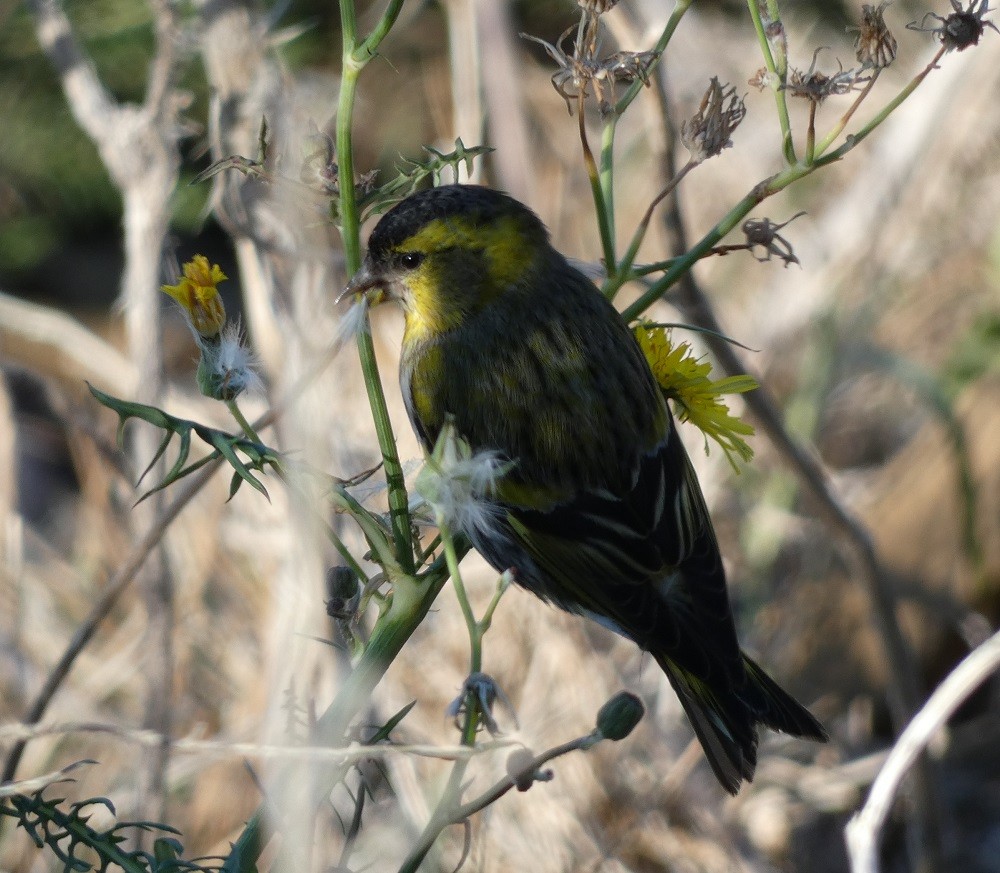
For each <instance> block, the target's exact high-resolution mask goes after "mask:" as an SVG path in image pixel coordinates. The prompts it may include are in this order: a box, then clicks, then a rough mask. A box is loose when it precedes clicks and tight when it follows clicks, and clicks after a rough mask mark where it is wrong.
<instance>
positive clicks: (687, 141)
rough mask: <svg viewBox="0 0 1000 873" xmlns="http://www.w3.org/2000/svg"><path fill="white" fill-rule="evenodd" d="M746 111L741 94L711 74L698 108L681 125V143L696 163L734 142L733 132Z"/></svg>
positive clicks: (714, 154)
mask: <svg viewBox="0 0 1000 873" xmlns="http://www.w3.org/2000/svg"><path fill="white" fill-rule="evenodd" d="M746 114H747V109H746V105H745V104H744V102H743V98H742V97H737V96H736V89H735V88H734V87H732V86H731V85H720V84H719V80H718V79H717V78H715V76H713V77H712V81H711V82H710V83H709V86H708V90H707V91H706V92H705V96H704V97H702V99H701V105H700V106H699V107H698V111H697V112H696V113H695V114H694V115H693V116H692V117H691V118H690V119H689V120H688V121H685V122H684V123H683V124H682V125H681V142H682V143H684V148H686V149H687V150H688V151H689V152H690V153H691V158H692V160H694V161H696V162H697V163H701V162H702V161H705V160H708V158H713V157H715V156H716V155H717V154H719V152H721V151H722V150H723V149H725V148H729V146H731V145H732V144H733V141H732V138H731V137H732V134H733V131H734V130H736V128H737V127H739V124H740V122H741V121H742V120H743V118H744V116H746Z"/></svg>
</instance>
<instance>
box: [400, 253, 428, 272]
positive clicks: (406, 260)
mask: <svg viewBox="0 0 1000 873" xmlns="http://www.w3.org/2000/svg"><path fill="white" fill-rule="evenodd" d="M423 259H424V256H423V255H422V254H421V253H420V252H403V254H401V255H400V256H399V263H400V265H401V266H403V267H405V268H406V269H407V270H415V269H416V268H417V267H419V266H420V262H421V261H423Z"/></svg>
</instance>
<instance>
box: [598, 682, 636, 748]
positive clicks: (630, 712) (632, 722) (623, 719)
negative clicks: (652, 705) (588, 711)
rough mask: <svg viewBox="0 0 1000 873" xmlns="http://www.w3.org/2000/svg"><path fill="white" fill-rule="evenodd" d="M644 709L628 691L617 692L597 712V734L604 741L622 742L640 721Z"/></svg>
mask: <svg viewBox="0 0 1000 873" xmlns="http://www.w3.org/2000/svg"><path fill="white" fill-rule="evenodd" d="M645 714H646V707H645V706H643V704H642V701H641V700H640V699H639V698H638V697H636V696H635V695H634V694H632V693H630V692H628V691H619V692H618V693H617V694H616V695H615V696H614V697H612V698H611V699H610V700H609V701H608V702H607V703H605V704H604V706H602V707H601V708H600V710H598V713H597V732H598V733H599V734H600V735H601V736H602V737H603V738H604V739H606V740H615V741H617V740H624V739H625V737H627V736H628V735H629V734H630V733H632V731H633V730H635V726H636V725H637V724H639V722H640V721H642V717H643V716H644V715H645Z"/></svg>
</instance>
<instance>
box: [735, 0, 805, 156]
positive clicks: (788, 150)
mask: <svg viewBox="0 0 1000 873" xmlns="http://www.w3.org/2000/svg"><path fill="white" fill-rule="evenodd" d="M757 4H758V0H747V8H748V9H749V10H750V18H751V19H752V20H753V26H754V30H756V31H757V42H758V43H759V44H760V53H761V54H762V55H763V56H764V65H765V66H766V67H767V71H768V72H769V73H770V74H771V76H772V77H773V78H774V81H773V82H772V84H771V88H772V90H773V91H774V102H775V106H776V107H777V110H778V123H779V124H780V125H781V151H782V154H783V155H784V156H785V161H786V163H788V164H789V165H792V164H795V163H796V161H797V160H798V159H797V158H796V157H795V141H794V140H793V139H792V123H791V120H790V119H789V117H788V102H787V101H786V100H785V90H784V86H785V81H786V79H787V77H788V58H787V57H786V56H785V53H784V52H782V53H781V54H780V55H779V56H778V58H777V60H776V59H775V57H774V54H773V53H772V52H771V41H770V40H769V39H768V37H767V32H766V30H765V29H764V22H763V21H762V20H761V17H760V7H759V6H758V5H757ZM767 11H768V17H769V18H770V19H771V20H772V21H774V22H776V23H777V25H778V26H779V27H784V25H783V24H781V13H780V12H779V10H778V4H777V2H775V0H768V3H767Z"/></svg>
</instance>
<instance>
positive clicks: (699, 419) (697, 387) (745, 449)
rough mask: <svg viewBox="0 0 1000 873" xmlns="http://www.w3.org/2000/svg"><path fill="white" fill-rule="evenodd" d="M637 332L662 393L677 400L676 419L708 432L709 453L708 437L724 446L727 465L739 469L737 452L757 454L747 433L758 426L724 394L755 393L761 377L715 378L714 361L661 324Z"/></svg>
mask: <svg viewBox="0 0 1000 873" xmlns="http://www.w3.org/2000/svg"><path fill="white" fill-rule="evenodd" d="M635 336H636V339H638V341H639V346H640V347H641V348H642V353H643V355H645V357H646V360H647V361H648V362H649V367H650V369H651V370H652V371H653V375H654V376H655V377H656V381H657V382H658V383H659V385H660V388H661V389H662V390H663V394H664V396H665V397H666V398H667V399H668V400H671V401H672V402H673V404H674V408H675V411H676V412H677V417H678V418H679V419H680V420H681V421H689V422H691V424H693V425H695V426H696V427H698V428H699V429H700V430H701V431H702V433H704V434H705V437H706V440H705V451H706V452H707V451H708V439H707V438H708V437H711V438H712V439H713V440H715V441H716V442H717V443H718V444H719V445H720V446H722V450H723V451H724V452H725V453H726V458H727V459H728V461H729V463H730V464H732V466H733V469H734V470H736V471H737V472H739V467H738V466H737V464H736V460H735V458H734V457H733V456H734V455H738V456H739V457H740V458H741V459H742V460H743V461H749V460H750V459H751V458H752V457H753V449H751V448H750V446H749V445H748V444H747V442H746V440H744V439H743V437H745V436H752V435H753V432H754V430H753V427H751V426H750V425H749V424H747V423H746V422H744V421H742V420H740V419H739V418H737V417H736V416H735V415H733V414H732V413H731V412H730V411H729V407H728V406H727V405H726V404H725V402H724V401H723V400H722V399H721V395H723V394H743V393H745V392H747V391H753V390H754V389H755V388H756V387H757V381H756V380H755V379H754V378H753V377H752V376H727V377H725V378H723V379H712V378H711V373H712V365H711V364H710V363H709V362H708V361H704V360H699V359H698V358H696V357H695V356H694V353H693V352H692V350H691V346H690V345H689V344H688V343H678V344H677V345H674V344H673V342H672V339H671V336H670V333H669V332H668V331H667V330H666V329H665V328H663V327H655V326H653V325H646V324H643V325H639V326H638V327H636V328H635Z"/></svg>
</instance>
